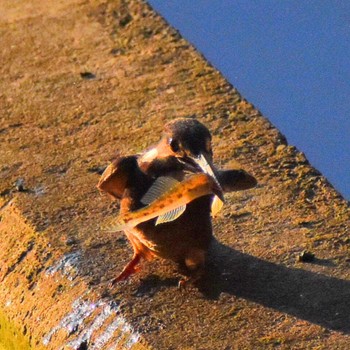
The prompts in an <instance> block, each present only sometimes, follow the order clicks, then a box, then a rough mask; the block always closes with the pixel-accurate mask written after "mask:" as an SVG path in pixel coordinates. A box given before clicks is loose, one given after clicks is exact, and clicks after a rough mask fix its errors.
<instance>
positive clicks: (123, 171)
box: [96, 156, 137, 199]
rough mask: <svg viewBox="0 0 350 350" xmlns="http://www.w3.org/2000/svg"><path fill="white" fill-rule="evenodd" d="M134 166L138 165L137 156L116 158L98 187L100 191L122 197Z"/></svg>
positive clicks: (106, 170) (103, 175)
mask: <svg viewBox="0 0 350 350" xmlns="http://www.w3.org/2000/svg"><path fill="white" fill-rule="evenodd" d="M132 166H135V167H136V166H137V158H136V157H135V156H129V157H120V158H117V159H115V160H114V161H112V162H111V163H110V164H109V165H108V166H107V168H106V169H105V171H104V172H103V174H102V175H101V178H100V180H99V182H98V184H97V186H96V187H97V188H98V189H99V190H100V191H103V192H106V193H108V194H109V195H110V196H111V197H112V198H114V199H121V198H122V196H123V193H124V190H125V186H126V183H127V179H128V177H129V176H130V173H131V170H130V169H131V167H132Z"/></svg>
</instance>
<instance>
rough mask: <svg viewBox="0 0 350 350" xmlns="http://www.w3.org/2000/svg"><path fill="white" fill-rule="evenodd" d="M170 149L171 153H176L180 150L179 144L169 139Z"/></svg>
mask: <svg viewBox="0 0 350 350" xmlns="http://www.w3.org/2000/svg"><path fill="white" fill-rule="evenodd" d="M170 148H171V150H172V151H173V152H175V153H176V152H178V151H179V150H180V145H179V142H178V141H176V140H174V139H171V140H170Z"/></svg>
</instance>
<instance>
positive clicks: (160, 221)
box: [156, 204, 186, 226]
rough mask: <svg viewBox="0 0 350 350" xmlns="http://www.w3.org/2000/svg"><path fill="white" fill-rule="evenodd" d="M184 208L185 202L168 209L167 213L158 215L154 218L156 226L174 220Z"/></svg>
mask: <svg viewBox="0 0 350 350" xmlns="http://www.w3.org/2000/svg"><path fill="white" fill-rule="evenodd" d="M185 210H186V204H185V205H181V206H180V207H177V208H175V209H173V210H170V211H168V212H167V213H165V214H163V215H160V216H158V218H157V220H156V226H157V225H159V224H163V223H165V222H170V221H174V220H176V219H177V218H178V217H179V216H181V215H182V214H183V212H184V211H185Z"/></svg>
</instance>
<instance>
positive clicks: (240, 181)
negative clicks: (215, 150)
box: [215, 169, 257, 192]
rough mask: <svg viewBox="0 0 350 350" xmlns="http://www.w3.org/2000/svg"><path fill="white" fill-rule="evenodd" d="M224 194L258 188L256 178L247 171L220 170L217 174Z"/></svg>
mask: <svg viewBox="0 0 350 350" xmlns="http://www.w3.org/2000/svg"><path fill="white" fill-rule="evenodd" d="M215 174H216V176H217V179H218V181H219V183H220V185H221V187H222V189H223V190H224V192H233V191H242V190H247V189H249V188H253V187H255V186H256V184H257V181H256V179H255V177H254V176H252V175H250V174H248V173H247V172H246V171H245V170H242V169H237V170H218V171H216V172H215Z"/></svg>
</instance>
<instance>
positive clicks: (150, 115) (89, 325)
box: [0, 0, 350, 350]
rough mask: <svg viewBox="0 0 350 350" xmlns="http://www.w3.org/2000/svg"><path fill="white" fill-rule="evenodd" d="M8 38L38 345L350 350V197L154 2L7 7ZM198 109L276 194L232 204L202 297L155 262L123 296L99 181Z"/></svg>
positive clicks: (14, 244) (1, 268) (19, 196)
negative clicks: (120, 157)
mask: <svg viewBox="0 0 350 350" xmlns="http://www.w3.org/2000/svg"><path fill="white" fill-rule="evenodd" d="M0 38H1V40H0V49H1V50H0V52H1V53H0V55H1V65H0V72H1V80H0V123H1V124H0V137H1V150H0V167H1V168H0V174H1V183H0V193H1V196H0V205H1V206H2V209H1V213H0V215H1V222H0V225H1V240H0V261H1V265H0V280H1V284H0V308H1V313H2V314H4V315H5V316H6V317H7V319H8V320H9V322H11V324H13V325H14V326H15V327H17V328H18V329H20V330H21V332H23V334H25V335H26V336H27V337H28V339H29V340H30V342H31V344H32V347H33V348H35V349H41V348H44V349H46V348H47V349H80V350H83V349H122V348H127V349H151V348H153V349H272V348H278V349H291V348H293V349H347V348H348V344H349V340H350V339H349V338H350V337H349V333H350V312H349V310H350V282H349V278H350V274H349V267H350V255H349V245H350V238H349V225H350V214H349V205H348V203H347V202H346V201H345V200H344V199H343V198H342V197H341V196H340V195H339V194H338V193H337V192H336V191H335V190H334V189H333V187H332V186H331V185H330V184H329V183H328V182H327V180H326V179H325V178H324V177H323V176H322V175H321V174H320V173H319V172H318V171H317V170H315V169H314V168H312V167H311V166H310V165H309V163H308V161H307V160H306V159H305V157H304V155H303V154H302V153H300V152H299V151H298V150H297V149H296V148H295V147H293V146H289V145H287V143H286V140H285V138H284V137H283V136H282V135H281V134H280V133H279V132H278V130H276V129H275V128H274V127H273V126H272V125H271V124H270V122H269V121H268V120H267V119H265V118H264V117H263V116H262V115H261V114H260V112H259V111H258V110H256V109H255V108H254V106H252V105H251V104H250V103H248V102H247V101H246V100H244V99H243V98H242V97H241V96H240V95H239V93H238V92H237V91H236V90H235V89H234V88H233V87H232V86H231V85H230V84H229V83H227V81H225V79H224V78H223V77H222V76H221V75H220V73H219V72H217V71H216V70H215V69H214V68H213V67H212V66H210V64H208V62H206V61H205V59H203V57H202V56H201V55H200V54H199V53H198V52H196V50H195V49H194V48H193V47H192V46H191V45H190V44H189V43H188V42H186V41H185V40H184V39H182V38H181V37H180V35H179V34H178V33H177V32H176V31H175V30H174V29H172V28H170V27H169V26H168V25H167V24H166V23H165V22H164V20H163V19H162V18H160V17H159V16H158V15H157V14H155V13H154V12H153V11H152V10H151V9H150V8H149V7H148V5H147V4H145V3H143V2H142V1H138V0H135V1H102V0H99V1H83V0H74V1H72V0H61V1H39V0H36V1H27V0H19V1H16V2H14V1H12V0H3V1H1V3H0ZM232 69H235V67H232ZM271 103H273V101H271ZM194 114H195V115H196V116H197V117H198V119H199V120H200V121H202V122H203V123H205V124H206V125H207V126H208V128H209V129H210V130H211V131H212V133H213V144H214V158H215V162H216V164H218V165H219V166H221V167H223V168H225V167H226V168H229V167H232V166H235V164H236V162H239V164H241V166H242V167H243V168H244V169H246V170H247V171H249V172H251V173H252V174H254V175H255V176H256V177H257V179H258V181H259V186H258V187H257V188H256V189H253V190H249V191H244V192H236V193H233V194H229V195H227V196H226V198H227V203H226V205H225V207H224V210H223V212H222V214H221V215H220V216H219V217H218V218H217V219H215V221H214V230H215V236H216V238H217V241H216V242H215V243H214V244H213V247H212V249H211V251H210V256H209V261H208V273H207V276H206V277H205V279H204V280H203V281H202V282H201V283H200V284H199V285H198V286H197V287H195V288H189V289H188V290H185V291H183V292H179V291H178V290H177V281H178V278H179V276H180V275H179V274H178V273H177V271H176V269H175V266H174V265H172V264H171V263H169V262H164V261H154V262H151V263H144V264H143V269H142V271H141V272H140V273H138V274H137V275H135V277H133V278H131V279H130V280H129V281H127V282H124V283H122V284H120V285H118V286H117V287H115V288H113V289H109V288H108V286H107V284H108V280H109V279H111V278H112V277H114V276H115V275H116V274H117V273H118V272H120V271H121V269H122V267H123V266H124V264H125V263H126V262H127V261H128V260H129V259H130V257H131V254H132V251H131V248H130V246H129V244H128V243H127V242H126V240H125V238H124V237H123V236H122V235H115V234H110V233H105V232H102V231H101V229H100V226H101V225H103V223H104V222H106V220H108V219H110V218H111V216H112V215H116V214H117V212H118V205H117V204H116V203H111V202H110V201H109V199H108V198H107V197H105V196H101V195H100V194H99V193H98V191H97V190H96V188H95V185H96V183H97V181H98V178H99V175H98V172H99V171H100V170H101V169H103V167H104V166H106V165H107V164H108V160H109V159H111V158H112V157H113V155H114V153H115V152H119V153H120V154H134V153H136V152H138V151H140V150H142V149H144V148H145V147H147V146H149V145H151V144H152V143H154V142H155V141H157V140H158V138H159V136H160V132H161V130H162V126H163V124H164V123H165V122H166V121H168V120H170V119H172V118H174V117H181V116H186V115H194ZM305 249H307V250H309V251H311V252H312V253H313V254H315V259H314V260H313V261H312V262H310V263H307V262H301V261H298V259H297V257H298V255H299V254H300V253H301V252H302V251H304V250H305Z"/></svg>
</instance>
